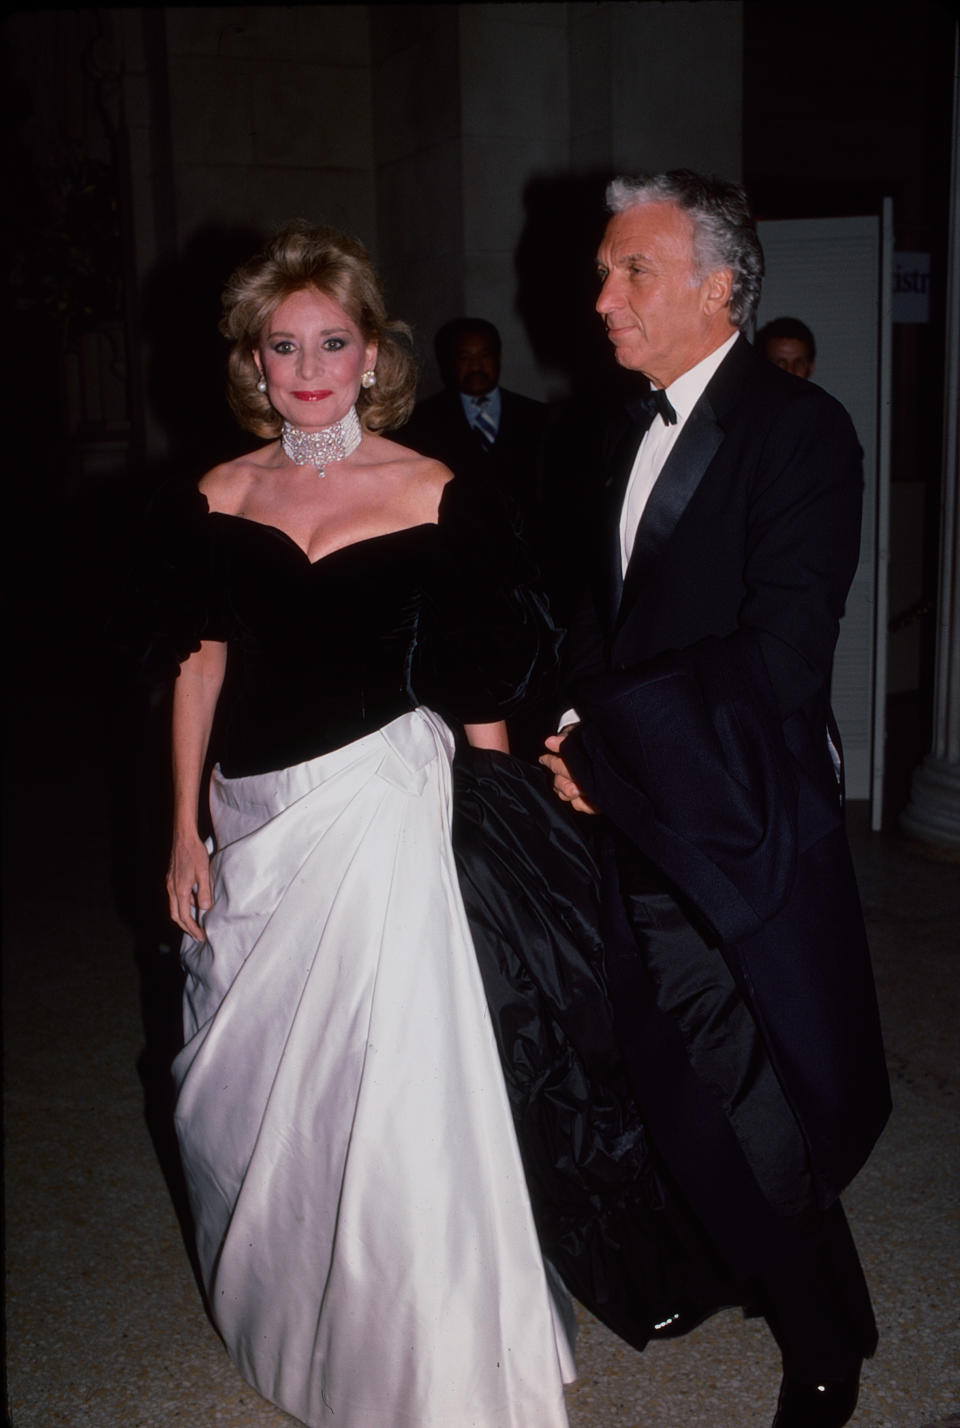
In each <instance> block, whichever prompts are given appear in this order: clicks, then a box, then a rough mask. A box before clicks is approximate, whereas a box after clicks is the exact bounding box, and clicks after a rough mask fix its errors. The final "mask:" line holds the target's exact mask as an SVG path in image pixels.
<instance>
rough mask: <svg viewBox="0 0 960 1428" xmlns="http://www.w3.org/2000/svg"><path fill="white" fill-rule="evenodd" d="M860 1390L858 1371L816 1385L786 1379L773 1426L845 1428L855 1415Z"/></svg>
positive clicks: (781, 1427) (785, 1427) (789, 1427)
mask: <svg viewBox="0 0 960 1428" xmlns="http://www.w3.org/2000/svg"><path fill="white" fill-rule="evenodd" d="M859 1393H860V1375H859V1373H857V1374H854V1376H853V1377H852V1378H841V1379H831V1380H828V1381H824V1382H823V1383H817V1384H813V1383H797V1381H796V1379H793V1378H784V1380H783V1383H782V1384H781V1385H780V1399H779V1402H778V1403H777V1416H776V1418H774V1420H773V1428H842V1425H843V1424H844V1423H847V1422H848V1421H849V1420H850V1418H852V1416H853V1410H854V1409H855V1408H856V1406H857V1398H858V1396H859Z"/></svg>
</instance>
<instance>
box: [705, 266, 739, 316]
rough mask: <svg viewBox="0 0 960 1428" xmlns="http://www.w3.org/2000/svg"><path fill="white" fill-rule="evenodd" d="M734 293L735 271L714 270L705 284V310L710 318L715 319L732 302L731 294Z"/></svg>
mask: <svg viewBox="0 0 960 1428" xmlns="http://www.w3.org/2000/svg"><path fill="white" fill-rule="evenodd" d="M732 291H733V270H732V269H731V268H714V270H713V272H712V273H709V274H708V275H707V277H706V278H705V279H704V282H703V310H704V312H705V313H706V314H707V316H708V317H713V316H714V315H715V314H716V313H718V312H720V311H721V310H722V309H723V308H725V307H727V306H728V305H729V302H730V294H731V293H732Z"/></svg>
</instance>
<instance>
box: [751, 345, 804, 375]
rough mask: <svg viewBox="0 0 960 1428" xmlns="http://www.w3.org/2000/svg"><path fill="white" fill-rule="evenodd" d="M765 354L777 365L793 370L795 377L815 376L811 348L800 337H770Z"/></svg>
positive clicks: (768, 359)
mask: <svg viewBox="0 0 960 1428" xmlns="http://www.w3.org/2000/svg"><path fill="white" fill-rule="evenodd" d="M763 355H764V356H765V357H766V359H767V361H768V362H772V363H773V365H774V366H775V367H780V368H781V369H782V370H783V371H784V372H792V373H793V375H794V376H795V377H804V378H806V377H812V376H813V358H812V357H811V356H810V349H809V347H808V346H807V344H806V343H805V342H804V341H802V339H801V338H799V337H769V338H768V339H767V342H766V345H765V347H764V352H763Z"/></svg>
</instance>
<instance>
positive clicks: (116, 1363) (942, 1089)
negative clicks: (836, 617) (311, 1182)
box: [5, 655, 960, 1428]
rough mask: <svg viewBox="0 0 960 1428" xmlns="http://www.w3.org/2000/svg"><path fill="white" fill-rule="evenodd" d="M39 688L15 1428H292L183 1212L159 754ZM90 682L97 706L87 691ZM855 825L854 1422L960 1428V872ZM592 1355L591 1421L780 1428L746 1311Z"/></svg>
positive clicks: (117, 723)
mask: <svg viewBox="0 0 960 1428" xmlns="http://www.w3.org/2000/svg"><path fill="white" fill-rule="evenodd" d="M21 673H22V678H21V679H20V680H18V682H17V683H16V684H15V685H14V686H12V690H13V692H12V700H11V703H12V710H11V715H10V724H9V730H8V733H9V744H8V748H9V757H8V769H7V805H8V807H7V831H6V839H5V847H6V853H7V857H6V864H7V869H6V876H7V888H6V894H7V895H6V947H7V957H6V974H5V975H6V985H5V1038H6V1042H5V1053H6V1133H7V1159H6V1270H7V1295H8V1297H7V1323H6V1327H7V1375H8V1411H9V1415H10V1418H9V1421H10V1423H12V1425H13V1428H53V1425H66V1428H208V1425H209V1428H214V1425H216V1428H269V1425H274V1424H275V1425H278V1428H279V1425H280V1424H282V1423H292V1420H291V1419H289V1418H286V1417H285V1415H283V1414H282V1413H279V1412H278V1411H276V1410H275V1409H273V1408H271V1407H270V1406H269V1405H268V1404H265V1403H264V1402H263V1401H262V1400H261V1399H259V1398H258V1396H257V1395H256V1394H255V1393H254V1392H253V1391H252V1390H251V1389H250V1388H248V1387H247V1386H246V1385H245V1384H244V1383H243V1381H242V1380H241V1379H240V1378H239V1376H238V1375H237V1374H236V1372H235V1371H234V1370H233V1368H232V1367H231V1365H230V1363H229V1362H228V1360H227V1359H226V1357H225V1355H224V1353H223V1351H222V1349H221V1346H220V1343H219V1340H218V1339H217V1336H216V1334H215V1333H214V1331H213V1329H212V1328H211V1326H210V1324H209V1323H208V1321H207V1319H206V1318H205V1315H204V1312H203V1309H202V1306H201V1302H200V1298H199V1295H198V1293H197V1290H196V1286H195V1283H194V1279H193V1274H192V1271H191V1266H190V1260H189V1257H188V1254H187V1251H186V1249H185V1247H184V1240H183V1236H182V1232H181V1225H180V1222H179V1220H178V1216H177V1211H176V1208H175V1206H176V1204H177V1203H178V1195H177V1187H176V1183H175V1178H174V1175H173V1172H172V1170H170V1168H169V1167H170V1166H171V1165H172V1164H173V1161H172V1158H171V1156H170V1146H169V1140H168V1132H167V1122H166V1109H167V1108H166V1106H165V1104H164V1098H163V1094H162V1090H161V1089H160V1088H161V1087H162V1084H163V1083H162V1078H161V1076H160V1074H159V1068H161V1067H162V1064H163V1061H164V1058H165V1057H166V1055H167V1053H168V1050H169V1046H168V1042H169V1035H170V1033H169V1025H170V1020H169V1010H170V1007H171V1005H172V1002H173V999H174V998H175V995H176V974H175V969H174V965H173V964H174V958H173V956H172V954H170V953H166V954H165V953H162V952H158V951H157V948H156V938H155V937H154V938H152V939H151V938H150V937H149V936H144V935H143V927H142V926H141V928H140V935H139V936H138V930H137V927H136V925H135V924H134V923H132V921H131V916H130V908H131V906H132V905H133V904H134V903H135V901H136V898H135V896H134V894H135V891H136V889H135V887H134V884H135V882H136V879H137V873H136V870H135V869H132V868H131V864H130V859H129V857H128V856H127V855H128V853H129V846H130V841H131V840H130V832H129V825H125V822H124V820H125V818H126V817H130V818H134V817H135V809H136V800H135V799H134V798H133V797H132V796H131V794H132V788H133V785H134V781H135V780H137V779H138V778H139V777H140V773H139V772H138V767H137V765H138V764H139V765H140V766H141V769H142V767H143V764H144V757H146V758H147V760H149V757H150V751H149V749H148V750H147V754H146V756H144V753H143V749H142V747H141V746H140V745H139V744H137V742H136V741H134V740H131V738H130V737H129V727H127V726H126V723H125V719H124V713H123V705H122V699H121V697H120V696H119V695H118V696H116V699H114V696H113V694H112V693H111V691H110V690H109V688H108V687H107V688H106V690H105V686H104V685H103V683H102V682H98V680H97V679H96V677H95V674H94V676H92V675H91V672H90V670H89V669H88V668H86V667H85V666H84V665H83V664H82V662H81V661H80V660H79V659H75V658H66V657H65V658H62V659H59V660H57V661H55V662H51V661H49V660H47V659H45V658H43V657H42V655H40V656H38V657H36V658H35V659H34V660H33V661H32V662H31V661H28V662H26V664H25V665H23V664H21ZM91 685H92V686H93V687H95V688H97V690H98V697H97V698H96V699H94V698H93V697H92V696H91V695H88V694H80V693H78V691H82V690H86V689H88V688H90V687H91ZM105 693H106V698H105V697H104V694H105ZM118 700H119V701H120V702H119V704H118V702H117V701H118ZM111 704H112V710H111V709H108V708H107V707H106V706H109V705H111ZM131 810H133V811H131ZM852 833H853V842H854V847H855V856H856V861H857V865H858V869H859V875H860V879H861V886H862V892H863V898H864V902H865V906H866V910H867V917H868V922H869V926H870V934H871V939H872V944H873V948H874V954H875V958H876V970H877V978H878V984H879V990H880V1000H881V1006H882V1012H883V1016H884V1022H885V1028H886V1037H887V1045H888V1049H889V1059H890V1066H891V1071H892V1076H893V1084H894V1097H895V1110H894V1115H893V1118H892V1120H891V1122H890V1125H889V1128H888V1129H887V1131H886V1133H885V1135H884V1137H883V1139H882V1141H881V1143H880V1145H879V1147H878V1149H877V1151H876V1153H875V1155H874V1156H873V1158H872V1160H871V1161H870V1163H869V1165H868V1166H867V1168H866V1170H865V1171H864V1172H863V1173H862V1175H861V1176H860V1177H859V1179H858V1180H857V1181H856V1183H855V1184H854V1185H853V1186H852V1187H851V1189H850V1191H849V1194H848V1195H847V1197H846V1204H847V1208H848V1213H849V1217H850V1220H851V1222H852V1225H853V1228H854V1232H855V1235H856V1237H857V1240H858V1243H859V1245H860V1249H861V1254H862V1257H863V1260H864V1264H865V1267H866V1271H867V1276H868V1279H869V1281H870V1283H871V1286H872V1288H873V1291H874V1295H875V1302H876V1308H877V1316H878V1319H879V1323H880V1334H881V1343H880V1350H879V1352H878V1354H877V1356H876V1358H875V1359H874V1360H873V1361H872V1362H871V1363H869V1364H868V1365H867V1366H866V1369H865V1373H864V1383H863V1390H862V1395H861V1401H860V1406H859V1408H858V1410H857V1413H856V1416H855V1418H854V1420H853V1422H854V1423H855V1424H856V1425H859V1428H933V1425H938V1428H947V1425H954V1428H960V1324H958V1320H960V1236H958V1229H960V1197H958V1194H957V1191H958V1178H960V1177H958V1162H960V1148H958V1147H960V1137H958V1130H960V1076H958V1065H957V1047H956V1038H957V1027H958V1023H960V1005H958V1003H960V932H958V929H960V868H958V866H957V864H956V863H950V862H946V861H935V860H930V859H928V858H926V857H924V856H921V855H920V854H919V853H918V852H917V851H916V850H915V849H912V848H911V847H909V846H907V845H906V844H904V843H903V842H902V841H901V840H900V839H899V838H898V837H897V835H896V833H895V832H893V831H891V832H885V833H883V834H873V833H870V832H869V831H868V829H867V825H866V815H865V810H864V809H863V808H862V807H860V806H856V805H855V806H854V807H853V809H852ZM164 1167H167V1175H169V1177H170V1179H169V1182H168V1179H167V1176H166V1175H165V1170H164ZM578 1363H579V1371H580V1377H579V1379H578V1381H577V1383H576V1384H575V1385H574V1386H573V1387H571V1389H570V1390H569V1416H570V1423H571V1425H572V1428H704V1425H709V1428H769V1424H770V1422H771V1419H772V1416H773V1406H774V1402H775V1399H776V1391H777V1385H778V1382H779V1370H778V1364H777V1357H776V1354H775V1351H774V1349H773V1346H772V1342H771V1341H770V1339H769V1337H768V1335H767V1333H766V1331H765V1329H764V1328H763V1326H762V1324H761V1323H759V1322H757V1321H744V1320H743V1319H742V1318H741V1317H740V1316H739V1314H737V1313H735V1312H734V1311H727V1312H725V1313H723V1314H720V1315H717V1316H716V1317H715V1318H714V1319H712V1320H710V1321H709V1322H708V1323H707V1324H705V1325H703V1326H702V1327H701V1328H700V1329H698V1330H696V1331H695V1332H694V1333H693V1334H691V1335H689V1336H688V1337H687V1338H685V1339H682V1340H676V1341H673V1342H672V1343H668V1344H658V1345H655V1346H653V1347H651V1348H649V1349H648V1350H647V1351H646V1352H645V1353H644V1354H642V1355H640V1354H637V1353H635V1352H633V1351H632V1350H631V1349H629V1348H627V1347H626V1346H624V1345H623V1344H622V1343H619V1342H618V1341H617V1340H616V1339H614V1338H613V1336H612V1335H611V1334H610V1333H609V1332H607V1331H606V1330H605V1329H603V1328H602V1327H601V1326H600V1325H598V1324H597V1323H596V1322H595V1321H593V1320H591V1319H590V1318H589V1316H587V1315H586V1314H584V1315H582V1323H581V1335H580V1345H579V1352H578ZM383 1428H393V1425H390V1424H384V1425H383ZM450 1428H466V1425H459V1424H451V1425H450ZM529 1428H537V1425H535V1424H530V1425H529Z"/></svg>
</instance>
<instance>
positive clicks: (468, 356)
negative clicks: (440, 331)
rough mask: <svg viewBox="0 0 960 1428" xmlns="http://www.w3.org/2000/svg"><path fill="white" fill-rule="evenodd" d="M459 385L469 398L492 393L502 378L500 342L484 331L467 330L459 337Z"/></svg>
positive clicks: (455, 361)
mask: <svg viewBox="0 0 960 1428" xmlns="http://www.w3.org/2000/svg"><path fill="white" fill-rule="evenodd" d="M453 372H454V376H455V378H456V383H457V388H458V390H459V391H461V392H464V393H465V394H466V395H467V396H468V397H482V396H484V395H485V394H486V393H487V392H492V391H493V389H494V387H495V386H496V385H497V383H498V382H499V380H500V353H499V352H498V351H497V346H496V343H495V342H493V341H492V340H491V339H490V338H489V337H485V336H484V335H483V333H482V332H465V333H464V334H463V336H462V337H460V338H458V339H457V345H456V347H455V349H454V353H453Z"/></svg>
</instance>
